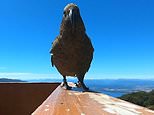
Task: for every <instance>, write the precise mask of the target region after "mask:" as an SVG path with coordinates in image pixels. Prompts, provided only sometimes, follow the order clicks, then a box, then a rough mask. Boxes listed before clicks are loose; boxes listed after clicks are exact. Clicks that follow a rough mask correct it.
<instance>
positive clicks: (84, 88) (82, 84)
mask: <svg viewBox="0 0 154 115" xmlns="http://www.w3.org/2000/svg"><path fill="white" fill-rule="evenodd" d="M81 87H82V88H83V90H84V91H89V88H88V87H86V85H85V84H84V83H81Z"/></svg>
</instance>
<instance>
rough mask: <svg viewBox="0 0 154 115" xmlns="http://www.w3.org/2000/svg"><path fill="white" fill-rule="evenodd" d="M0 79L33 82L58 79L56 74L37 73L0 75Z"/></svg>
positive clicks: (58, 76)
mask: <svg viewBox="0 0 154 115" xmlns="http://www.w3.org/2000/svg"><path fill="white" fill-rule="evenodd" d="M0 78H9V79H21V80H33V79H58V78H61V77H60V75H57V74H37V73H3V72H1V73H0Z"/></svg>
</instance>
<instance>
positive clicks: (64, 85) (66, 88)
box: [60, 82, 72, 90]
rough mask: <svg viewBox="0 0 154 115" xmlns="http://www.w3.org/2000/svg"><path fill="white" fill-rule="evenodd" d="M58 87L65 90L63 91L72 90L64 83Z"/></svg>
mask: <svg viewBox="0 0 154 115" xmlns="http://www.w3.org/2000/svg"><path fill="white" fill-rule="evenodd" d="M60 86H61V87H62V88H63V89H65V90H71V89H72V87H70V86H69V85H68V84H66V83H64V82H62V83H61V85H60Z"/></svg>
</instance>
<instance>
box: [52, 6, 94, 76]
mask: <svg viewBox="0 0 154 115" xmlns="http://www.w3.org/2000/svg"><path fill="white" fill-rule="evenodd" d="M70 7H71V6H69V7H66V8H65V12H67V10H68V9H69V8H70ZM75 7H77V6H75ZM77 8H78V7H77ZM72 30H73V29H72V25H71V23H70V20H69V19H65V18H63V20H62V24H61V29H60V35H59V36H58V37H57V38H56V39H55V40H54V42H53V44H52V49H51V53H52V54H53V55H52V63H53V64H54V65H55V66H56V68H57V70H58V71H59V72H60V73H61V74H62V75H63V76H84V75H85V73H86V72H87V71H88V70H89V67H90V64H91V61H92V59H93V51H94V48H93V46H92V43H91V40H90V39H89V37H88V36H87V34H86V33H85V27H84V24H83V21H82V18H81V17H80V15H78V18H77V22H76V28H75V29H74V30H73V31H72Z"/></svg>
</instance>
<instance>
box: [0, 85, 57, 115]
mask: <svg viewBox="0 0 154 115" xmlns="http://www.w3.org/2000/svg"><path fill="white" fill-rule="evenodd" d="M58 85H59V83H0V115H30V114H31V113H32V112H33V111H34V110H35V109H36V108H37V107H38V106H39V105H40V104H41V103H42V102H43V101H44V100H45V99H46V98H47V97H48V96H49V95H50V94H51V93H52V91H54V89H55V88H56V87H57V86H58Z"/></svg>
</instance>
